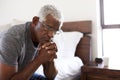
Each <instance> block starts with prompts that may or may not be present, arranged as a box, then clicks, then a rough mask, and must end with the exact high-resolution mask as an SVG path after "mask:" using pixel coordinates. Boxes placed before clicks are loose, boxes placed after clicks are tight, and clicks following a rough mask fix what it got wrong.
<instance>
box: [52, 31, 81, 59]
mask: <svg viewBox="0 0 120 80" xmlns="http://www.w3.org/2000/svg"><path fill="white" fill-rule="evenodd" d="M82 37H83V33H81V32H77V31H74V32H63V33H61V34H59V35H55V36H54V42H55V43H56V45H57V47H58V52H57V55H58V58H69V57H74V54H75V50H76V47H77V44H78V43H79V41H80V39H81V38H82Z"/></svg>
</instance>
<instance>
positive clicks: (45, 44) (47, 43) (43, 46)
mask: <svg viewBox="0 0 120 80" xmlns="http://www.w3.org/2000/svg"><path fill="white" fill-rule="evenodd" d="M49 45H51V42H46V43H44V44H43V45H42V48H45V47H47V46H49Z"/></svg>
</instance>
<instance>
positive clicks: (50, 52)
mask: <svg viewBox="0 0 120 80" xmlns="http://www.w3.org/2000/svg"><path fill="white" fill-rule="evenodd" d="M48 54H49V55H51V57H53V58H57V55H56V51H54V50H49V51H48Z"/></svg>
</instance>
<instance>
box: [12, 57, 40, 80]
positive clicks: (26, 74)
mask: <svg viewBox="0 0 120 80" xmlns="http://www.w3.org/2000/svg"><path fill="white" fill-rule="evenodd" d="M41 64H42V62H41V61H40V59H39V57H38V56H37V57H36V58H35V59H34V60H33V61H31V62H30V63H28V65H27V66H25V68H24V69H23V70H22V71H20V72H18V73H16V74H15V75H13V76H12V78H11V80H29V78H30V77H31V76H32V75H33V73H34V72H35V71H36V70H37V69H38V67H39V66H40V65H41Z"/></svg>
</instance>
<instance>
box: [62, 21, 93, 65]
mask: <svg viewBox="0 0 120 80" xmlns="http://www.w3.org/2000/svg"><path fill="white" fill-rule="evenodd" d="M91 26H92V21H90V20H86V21H71V22H64V23H63V27H62V30H63V31H80V32H82V33H83V34H84V36H83V38H82V39H81V40H80V42H79V43H78V45H77V48H76V52H75V56H78V57H79V58H81V59H82V61H83V63H84V65H87V64H88V63H89V61H90V39H91V38H90V36H89V35H88V34H90V33H91Z"/></svg>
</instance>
